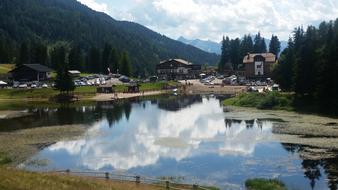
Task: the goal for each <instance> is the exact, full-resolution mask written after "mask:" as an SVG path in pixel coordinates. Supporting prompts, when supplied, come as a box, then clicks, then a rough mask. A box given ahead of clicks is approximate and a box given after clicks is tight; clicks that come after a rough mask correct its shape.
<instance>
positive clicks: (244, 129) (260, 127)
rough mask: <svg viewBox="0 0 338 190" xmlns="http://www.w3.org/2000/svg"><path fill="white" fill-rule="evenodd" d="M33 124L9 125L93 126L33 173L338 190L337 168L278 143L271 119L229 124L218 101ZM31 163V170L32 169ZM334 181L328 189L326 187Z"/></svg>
mask: <svg viewBox="0 0 338 190" xmlns="http://www.w3.org/2000/svg"><path fill="white" fill-rule="evenodd" d="M29 112H31V113H33V115H31V116H27V117H24V118H20V119H17V120H10V119H9V120H4V122H0V126H8V125H9V124H11V125H13V126H15V127H14V128H10V129H8V128H7V129H3V128H2V127H0V129H1V130H16V129H20V128H30V127H41V126H52V125H62V124H87V125H89V126H90V127H89V129H88V130H87V132H86V134H85V135H84V136H83V137H82V138H79V139H77V140H73V141H60V142H56V143H55V144H53V145H51V146H50V147H48V148H46V149H44V150H42V151H41V152H40V153H39V154H38V155H36V156H34V157H33V158H31V160H35V159H48V160H49V162H48V165H45V166H35V165H27V166H26V167H27V168H28V169H32V170H51V169H68V168H70V169H80V170H87V169H89V170H102V171H107V170H123V171H126V172H131V173H138V174H142V175H151V176H184V177H185V178H184V179H185V180H187V181H189V180H191V181H194V180H197V181H199V182H201V183H206V184H208V183H209V184H212V185H218V186H220V187H224V188H225V185H224V184H228V183H230V184H237V186H236V187H238V188H239V189H241V185H238V184H243V182H244V181H245V180H246V179H247V178H252V177H266V178H271V177H279V178H280V179H281V180H282V181H284V182H285V183H286V184H287V185H288V186H289V187H292V188H296V189H309V188H312V189H328V188H330V189H332V190H334V189H336V187H337V176H338V173H337V168H338V167H337V160H336V159H335V158H334V157H330V158H327V159H310V158H309V156H307V157H304V156H303V155H306V154H305V153H304V152H306V151H307V152H311V151H309V150H312V149H309V147H304V146H299V145H290V144H280V143H278V142H276V141H275V140H274V134H273V133H272V128H273V125H274V122H279V121H271V120H269V119H266V120H262V119H250V120H238V119H233V118H227V114H225V113H224V112H223V108H222V107H221V106H220V101H219V100H217V99H216V98H203V97H200V96H193V97H185V96H181V97H170V96H164V97H160V98H154V99H151V100H146V101H144V100H141V99H137V98H136V99H132V100H130V101H121V102H100V103H97V104H93V105H86V106H75V107H74V106H69V105H68V106H62V107H57V108H41V109H30V110H29ZM27 163H29V162H27ZM325 179H328V183H326V182H325Z"/></svg>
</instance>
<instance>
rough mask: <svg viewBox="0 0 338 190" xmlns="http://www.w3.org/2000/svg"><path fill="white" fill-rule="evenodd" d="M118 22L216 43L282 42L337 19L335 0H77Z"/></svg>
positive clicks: (170, 35) (337, 1)
mask: <svg viewBox="0 0 338 190" xmlns="http://www.w3.org/2000/svg"><path fill="white" fill-rule="evenodd" d="M78 1H80V2H81V3H82V4H85V5H87V6H88V7H90V8H92V9H94V10H96V11H100V12H105V13H107V14H109V15H110V16H112V17H113V18H114V19H117V20H127V21H133V22H137V23H139V24H142V25H144V26H146V27H148V28H150V29H152V30H154V31H156V32H159V33H161V34H164V35H166V36H168V37H171V38H173V39H177V38H178V37H180V36H183V37H185V38H188V39H202V40H212V41H220V40H221V39H222V36H223V35H226V36H230V37H231V38H235V37H241V36H243V35H244V34H248V33H251V34H256V33H257V32H258V31H260V32H261V33H262V35H263V36H265V37H270V36H271V35H272V34H275V35H277V36H278V37H279V38H280V39H281V40H287V39H288V38H289V36H290V35H291V33H292V31H293V29H294V28H295V27H297V26H304V27H306V26H308V25H315V26H316V25H318V24H319V23H320V22H321V21H329V20H334V19H336V18H338V0H78Z"/></svg>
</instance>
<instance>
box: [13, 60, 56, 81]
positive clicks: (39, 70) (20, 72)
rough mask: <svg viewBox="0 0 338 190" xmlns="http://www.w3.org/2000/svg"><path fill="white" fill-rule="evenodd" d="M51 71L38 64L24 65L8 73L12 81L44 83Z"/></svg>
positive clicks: (49, 76)
mask: <svg viewBox="0 0 338 190" xmlns="http://www.w3.org/2000/svg"><path fill="white" fill-rule="evenodd" d="M52 71H53V70H52V69H50V68H48V67H46V66H44V65H40V64H24V65H21V66H19V67H16V68H15V69H13V70H12V71H10V72H9V73H10V75H11V77H10V78H11V79H12V80H14V81H46V80H48V79H50V78H51V72H52Z"/></svg>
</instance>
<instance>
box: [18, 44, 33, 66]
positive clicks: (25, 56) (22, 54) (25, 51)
mask: <svg viewBox="0 0 338 190" xmlns="http://www.w3.org/2000/svg"><path fill="white" fill-rule="evenodd" d="M29 63H30V56H29V48H28V44H27V42H23V43H22V44H21V46H20V50H19V58H18V60H17V63H16V66H17V67H18V66H21V65H23V64H29Z"/></svg>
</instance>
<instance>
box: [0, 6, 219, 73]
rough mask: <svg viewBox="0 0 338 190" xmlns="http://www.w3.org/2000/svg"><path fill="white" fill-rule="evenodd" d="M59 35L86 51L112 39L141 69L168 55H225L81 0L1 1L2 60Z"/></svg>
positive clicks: (213, 58)
mask: <svg viewBox="0 0 338 190" xmlns="http://www.w3.org/2000/svg"><path fill="white" fill-rule="evenodd" d="M58 41H64V42H67V43H69V44H71V46H74V47H79V48H80V49H81V50H82V51H83V52H84V55H86V54H88V52H89V50H91V49H93V48H95V49H98V50H99V51H101V52H102V50H103V48H104V47H105V45H107V44H109V45H110V46H111V47H112V48H114V49H117V50H119V51H121V52H122V51H126V52H128V54H129V57H130V59H131V62H132V65H133V70H134V74H135V75H138V74H145V73H149V72H150V73H151V72H153V71H154V68H155V67H154V65H155V64H156V63H158V62H159V61H160V60H163V59H168V58H183V59H187V60H189V61H191V62H194V63H198V64H216V63H217V62H218V59H219V57H218V56H217V55H216V54H210V53H207V52H204V51H201V50H199V49H198V48H195V47H193V46H190V45H186V44H183V43H181V42H178V41H175V40H172V39H170V38H167V37H165V36H163V35H161V34H158V33H156V32H153V31H151V30H150V29H148V28H146V27H144V26H141V25H139V24H136V23H132V22H124V21H117V20H114V19H112V18H111V17H110V16H108V15H106V14H104V13H99V12H96V11H93V10H91V9H89V8H88V7H86V6H84V5H82V4H80V3H79V2H77V1H76V0H1V1H0V62H12V61H13V59H15V58H17V57H18V54H19V49H20V46H21V45H22V43H28V44H30V43H35V44H36V43H37V42H38V43H43V44H47V46H50V45H53V44H54V43H56V42H58ZM86 64H94V63H86ZM87 67H88V68H89V67H90V66H88V65H87Z"/></svg>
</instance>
